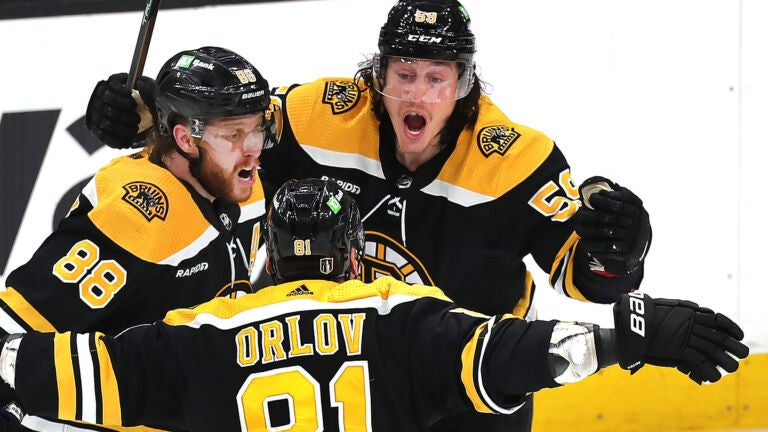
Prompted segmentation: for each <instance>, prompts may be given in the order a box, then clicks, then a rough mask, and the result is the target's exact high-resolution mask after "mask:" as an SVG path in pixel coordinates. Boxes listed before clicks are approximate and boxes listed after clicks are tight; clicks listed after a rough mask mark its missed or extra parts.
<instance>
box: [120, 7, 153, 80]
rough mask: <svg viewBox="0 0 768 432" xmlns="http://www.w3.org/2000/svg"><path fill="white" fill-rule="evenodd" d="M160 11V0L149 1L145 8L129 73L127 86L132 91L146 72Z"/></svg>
mask: <svg viewBox="0 0 768 432" xmlns="http://www.w3.org/2000/svg"><path fill="white" fill-rule="evenodd" d="M158 9H160V0H147V5H146V6H145V7H144V16H143V17H142V19H141V27H139V37H138V38H137V39H136V48H134V50H133V59H132V60H131V69H130V70H129V71H128V82H127V83H126V86H127V87H128V88H130V89H132V88H133V86H134V85H135V84H136V80H137V79H138V78H139V76H141V74H142V72H143V71H144V62H145V61H146V60H147V51H149V41H150V39H152V29H153V28H154V27H155V18H156V17H157V10H158Z"/></svg>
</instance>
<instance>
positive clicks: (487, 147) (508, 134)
mask: <svg viewBox="0 0 768 432" xmlns="http://www.w3.org/2000/svg"><path fill="white" fill-rule="evenodd" d="M518 138H520V134H519V133H518V132H517V131H515V130H514V129H512V128H511V127H509V126H501V125H499V126H487V127H484V128H482V129H480V133H479V134H478V135H477V145H478V147H480V151H481V152H482V153H483V155H484V156H485V157H490V156H491V154H493V153H498V154H499V155H501V156H504V155H505V154H506V153H507V151H508V150H509V148H510V147H512V144H514V142H515V141H517V139H518Z"/></svg>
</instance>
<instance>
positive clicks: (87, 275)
mask: <svg viewBox="0 0 768 432" xmlns="http://www.w3.org/2000/svg"><path fill="white" fill-rule="evenodd" d="M264 213H265V207H264V199H263V192H262V189H261V187H260V185H257V186H256V187H254V193H253V195H252V196H251V198H250V200H249V201H248V202H246V203H243V204H242V205H241V206H238V205H237V204H232V203H227V202H219V201H216V202H214V203H213V204H212V203H211V202H210V201H208V200H207V199H205V198H203V197H202V196H200V195H199V194H198V193H197V192H195V191H194V189H193V188H192V187H191V186H189V185H187V184H185V183H184V182H182V181H180V180H179V179H178V178H176V177H175V176H174V175H173V174H172V173H171V172H170V171H168V170H167V169H165V168H163V167H160V166H158V165H155V164H154V163H152V162H150V161H149V159H148V157H147V152H146V151H145V152H139V153H136V154H134V155H130V156H122V157H118V158H116V159H114V160H113V161H112V162H110V163H109V164H107V165H106V166H104V167H103V168H102V169H100V170H99V172H98V173H97V174H96V175H95V176H94V177H93V179H92V180H91V181H90V183H89V184H88V185H87V186H86V187H85V188H84V189H83V191H82V193H81V194H80V195H79V197H78V199H77V200H76V202H75V204H74V205H73V207H72V209H71V210H70V212H69V214H68V215H67V217H66V218H65V219H63V220H62V222H61V223H60V226H59V228H58V229H57V230H55V231H54V232H53V233H52V234H51V235H50V236H49V237H48V238H47V239H46V240H45V242H44V243H43V244H42V245H41V246H40V247H39V249H38V250H37V251H36V252H35V254H34V255H33V256H32V258H31V259H30V260H29V261H28V262H27V263H26V264H24V265H22V266H21V267H19V268H18V269H16V270H14V271H13V272H12V273H10V275H9V276H8V278H7V279H6V285H7V289H6V290H5V291H4V292H1V293H0V327H1V328H2V330H4V331H5V332H8V333H20V332H24V331H28V330H38V331H54V330H59V331H64V330H73V331H101V332H104V333H107V334H112V333H116V332H119V331H122V330H124V329H125V328H127V327H130V326H132V325H135V324H143V323H147V322H153V321H156V320H159V319H162V317H163V316H164V315H165V313H166V312H167V311H169V310H171V309H175V308H179V307H191V306H194V305H197V304H200V303H203V302H205V301H208V300H210V299H212V298H214V297H216V296H222V295H236V293H238V292H240V293H243V292H251V291H252V287H251V284H250V279H249V273H250V269H251V267H252V266H253V262H254V260H255V255H256V247H257V245H258V238H259V223H260V218H262V217H263V215H264ZM235 234H237V235H235ZM238 236H239V237H238Z"/></svg>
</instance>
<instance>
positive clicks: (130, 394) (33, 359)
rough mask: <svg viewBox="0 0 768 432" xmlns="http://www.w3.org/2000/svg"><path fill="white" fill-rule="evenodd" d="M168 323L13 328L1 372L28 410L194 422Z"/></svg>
mask: <svg viewBox="0 0 768 432" xmlns="http://www.w3.org/2000/svg"><path fill="white" fill-rule="evenodd" d="M170 346H171V345H170V343H168V340H167V339H166V337H165V334H164V333H163V328H162V326H158V325H147V326H140V327H136V328H133V329H131V330H129V331H128V332H126V333H124V334H123V335H121V336H119V337H116V338H113V337H109V336H105V335H103V334H101V333H85V334H77V333H69V332H67V333H38V332H31V333H27V334H24V335H23V336H22V335H11V336H9V337H6V338H5V339H4V340H3V348H2V351H0V370H2V371H0V376H2V377H3V380H4V381H6V382H8V383H9V384H10V385H11V386H13V387H14V388H15V390H16V391H17V393H18V394H19V395H20V397H21V400H22V402H23V404H24V407H25V409H26V411H27V413H29V414H34V415H38V416H47V417H52V418H59V419H62V420H69V421H84V422H87V423H95V424H104V425H114V426H137V425H145V426H150V427H155V428H161V429H168V430H188V429H189V428H188V427H187V425H186V424H184V421H185V419H186V417H185V415H184V413H183V400H184V395H185V394H187V390H186V384H185V381H184V378H183V377H182V375H181V374H182V372H181V371H182V370H183V367H182V366H181V365H180V364H179V363H178V361H177V357H176V355H175V354H174V352H173V350H171V349H169V347H170Z"/></svg>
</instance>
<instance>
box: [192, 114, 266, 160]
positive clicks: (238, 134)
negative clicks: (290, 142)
mask: <svg viewBox="0 0 768 432" xmlns="http://www.w3.org/2000/svg"><path fill="white" fill-rule="evenodd" d="M229 118H231V117H229ZM260 120H261V121H260V123H259V124H258V125H256V127H254V128H253V129H251V130H246V129H244V128H243V127H242V126H238V125H227V124H223V125H212V124H209V123H206V121H205V120H201V119H192V125H191V129H192V130H193V133H192V135H193V136H195V137H196V138H201V139H202V140H203V141H206V142H207V143H209V144H210V145H211V147H213V148H214V149H216V150H218V151H223V152H230V151H235V150H242V151H255V150H263V149H268V148H270V147H273V146H274V145H275V122H274V117H273V116H267V115H265V116H263V117H261V119H260Z"/></svg>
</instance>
